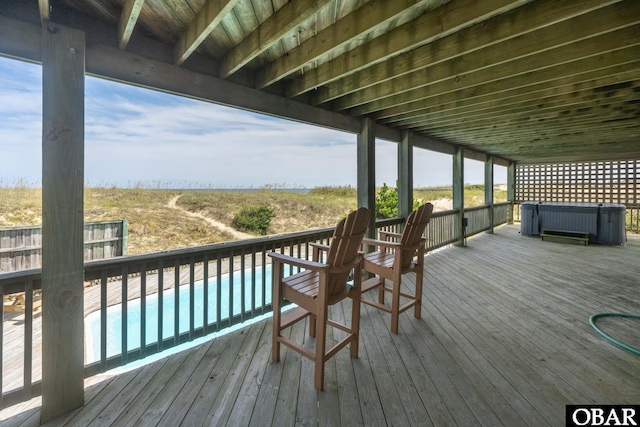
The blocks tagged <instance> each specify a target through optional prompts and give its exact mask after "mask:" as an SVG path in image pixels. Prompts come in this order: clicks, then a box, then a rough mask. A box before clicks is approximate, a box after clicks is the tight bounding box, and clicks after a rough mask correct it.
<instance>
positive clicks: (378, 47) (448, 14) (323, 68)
mask: <svg viewBox="0 0 640 427" xmlns="http://www.w3.org/2000/svg"><path fill="white" fill-rule="evenodd" d="M545 1H548V0H545ZM595 1H597V0H590V2H595ZM518 6H522V2H521V1H513V0H510V1H505V0H494V1H481V2H479V1H476V0H452V1H450V2H448V3H445V4H444V5H442V6H441V7H439V8H437V9H434V10H431V11H428V12H426V13H425V14H423V15H420V16H419V17H417V18H416V19H414V20H412V21H409V22H407V23H406V24H404V25H402V26H399V27H396V28H395V29H393V30H391V31H389V32H387V33H385V34H382V35H381V36H380V37H376V38H374V39H373V40H371V41H369V42H367V43H365V44H363V45H360V46H357V47H355V48H354V49H352V50H350V51H349V52H348V53H346V54H343V55H340V56H338V57H337V58H335V59H333V60H331V61H328V62H325V63H323V64H320V65H319V66H318V67H316V68H314V69H312V70H309V71H305V73H304V74H303V75H301V76H297V77H296V79H295V80H292V81H290V82H288V84H287V91H286V95H287V96H289V97H294V96H298V95H301V94H303V93H306V92H308V91H310V90H315V89H321V88H322V86H323V85H326V84H328V83H332V82H333V83H332V84H331V85H329V89H334V88H336V89H337V88H338V87H342V86H344V85H343V84H339V85H336V84H335V83H337V82H336V80H338V79H340V78H341V77H344V76H347V75H352V74H353V73H355V72H358V71H360V70H363V69H365V68H367V67H370V66H372V65H373V64H376V65H377V66H379V67H384V68H387V69H389V70H388V72H389V73H390V74H393V73H394V72H395V70H396V67H397V66H398V65H400V64H398V60H399V59H400V56H402V55H401V54H407V53H408V52H409V51H412V50H413V49H415V48H417V47H419V46H424V45H426V44H428V43H430V42H432V41H434V40H436V39H439V38H442V37H445V36H447V35H450V34H452V33H455V32H456V31H459V30H461V29H463V28H465V27H468V26H470V25H473V24H474V23H476V22H478V21H479V20H481V19H482V20H484V19H487V18H489V17H491V16H495V15H498V14H501V13H504V12H506V11H508V10H510V9H512V8H516V7H518ZM482 25H484V24H482ZM485 35H490V33H489V32H485ZM467 42H469V43H472V44H474V43H477V41H476V40H475V39H474V38H468V39H467ZM391 58H393V59H392V62H393V66H390V64H389V63H387V62H384V61H387V60H390V59H391ZM398 72H399V71H398ZM355 81H356V82H357V81H358V79H355ZM333 92H335V91H334V90H331V93H333ZM347 93H349V92H347ZM328 100H330V99H326V100H322V99H321V100H319V101H316V102H315V103H316V104H320V103H322V102H326V101H328Z"/></svg>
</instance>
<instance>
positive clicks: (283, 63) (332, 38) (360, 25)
mask: <svg viewBox="0 0 640 427" xmlns="http://www.w3.org/2000/svg"><path fill="white" fill-rule="evenodd" d="M424 1H425V0H407V1H402V2H400V1H379V2H370V3H367V4H365V5H364V6H362V7H360V8H359V9H357V10H356V11H354V12H352V13H350V14H349V15H347V16H345V17H344V18H342V19H340V20H339V21H337V22H336V23H335V24H334V25H332V26H330V27H328V28H326V29H324V30H322V31H321V32H319V33H318V34H317V35H316V36H314V37H311V38H310V39H308V40H306V41H305V42H304V43H302V44H301V45H300V46H298V47H297V48H295V49H293V50H291V51H289V52H288V54H287V55H285V56H283V57H280V58H278V59H277V60H275V61H274V62H272V63H271V64H269V65H268V66H267V67H265V69H264V70H263V71H262V72H261V73H260V74H259V75H258V76H257V78H256V87H257V88H259V89H262V88H265V87H267V86H269V85H271V84H273V83H275V82H277V81H278V80H281V79H283V78H285V77H287V76H288V75H290V74H292V73H294V72H295V71H297V70H299V69H300V68H301V67H303V66H304V65H305V64H308V63H310V62H312V61H314V60H316V59H318V58H319V57H321V56H322V55H325V54H326V53H328V52H330V51H332V50H335V49H338V48H340V47H342V46H343V45H344V44H345V43H348V42H350V41H351V40H353V39H354V38H356V37H359V36H362V35H363V34H366V33H369V32H371V31H373V30H375V29H376V28H378V27H380V26H382V25H384V24H385V23H388V22H389V21H390V20H392V19H395V18H397V17H398V16H399V15H401V14H403V13H406V12H407V7H408V5H412V6H417V5H420V4H421V3H423V2H424Z"/></svg>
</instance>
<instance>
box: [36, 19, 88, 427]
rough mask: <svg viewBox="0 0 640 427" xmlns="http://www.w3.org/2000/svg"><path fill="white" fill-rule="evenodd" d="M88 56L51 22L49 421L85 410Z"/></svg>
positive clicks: (46, 58)
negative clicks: (84, 291) (86, 97)
mask: <svg viewBox="0 0 640 427" xmlns="http://www.w3.org/2000/svg"><path fill="white" fill-rule="evenodd" d="M84 54H85V37H84V33H83V32H81V31H77V30H73V29H71V28H67V27H63V26H60V25H57V24H54V23H51V22H46V21H45V22H43V26H42V75H43V78H42V110H43V111H42V236H43V239H42V355H43V357H42V410H41V414H40V422H41V423H46V422H48V421H50V420H53V419H55V418H57V417H58V416H60V415H63V414H65V413H67V412H69V411H71V410H73V409H76V408H79V407H81V406H82V405H84V334H83V327H84V324H83V314H84V313H83V311H84V310H83V304H84V302H83V281H84V259H83V223H84V199H83V187H84V72H85V71H84V70H85V68H84V67H85V61H84V57H85V55H84Z"/></svg>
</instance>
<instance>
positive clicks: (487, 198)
mask: <svg viewBox="0 0 640 427" xmlns="http://www.w3.org/2000/svg"><path fill="white" fill-rule="evenodd" d="M484 204H485V205H486V206H489V229H488V230H487V233H489V234H493V215H494V212H493V156H489V157H488V158H487V160H486V161H485V162H484Z"/></svg>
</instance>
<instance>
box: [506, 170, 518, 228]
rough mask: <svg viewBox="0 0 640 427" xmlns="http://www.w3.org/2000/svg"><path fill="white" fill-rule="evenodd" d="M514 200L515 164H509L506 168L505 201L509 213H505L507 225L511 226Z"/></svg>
mask: <svg viewBox="0 0 640 427" xmlns="http://www.w3.org/2000/svg"><path fill="white" fill-rule="evenodd" d="M515 200H516V164H515V163H514V162H509V166H507V201H508V202H509V212H508V213H507V224H513V210H514V208H515V206H514V203H515Z"/></svg>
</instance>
